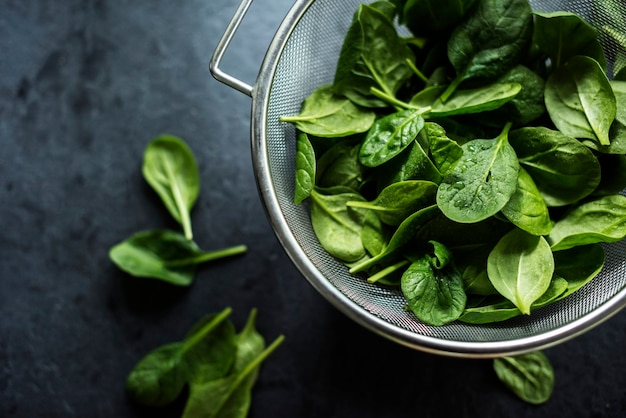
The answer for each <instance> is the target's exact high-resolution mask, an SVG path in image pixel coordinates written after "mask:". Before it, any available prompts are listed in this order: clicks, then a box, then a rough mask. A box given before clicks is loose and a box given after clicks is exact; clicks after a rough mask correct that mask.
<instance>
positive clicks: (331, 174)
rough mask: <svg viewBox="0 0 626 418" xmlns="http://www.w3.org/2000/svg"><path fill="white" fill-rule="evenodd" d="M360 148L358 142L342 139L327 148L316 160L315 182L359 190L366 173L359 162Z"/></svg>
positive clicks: (323, 185)
mask: <svg viewBox="0 0 626 418" xmlns="http://www.w3.org/2000/svg"><path fill="white" fill-rule="evenodd" d="M360 149H361V145H360V144H357V145H355V144H353V143H352V142H343V141H342V142H339V143H338V144H336V145H334V146H332V147H331V148H330V149H328V150H327V151H326V152H325V153H323V154H322V156H321V157H320V158H319V160H318V161H317V168H316V180H315V184H316V185H317V186H318V187H322V188H326V187H333V186H345V187H349V188H351V189H353V190H359V188H360V187H361V184H362V183H363V179H364V176H365V174H366V167H365V166H363V165H362V164H361V163H360V162H359V151H360Z"/></svg>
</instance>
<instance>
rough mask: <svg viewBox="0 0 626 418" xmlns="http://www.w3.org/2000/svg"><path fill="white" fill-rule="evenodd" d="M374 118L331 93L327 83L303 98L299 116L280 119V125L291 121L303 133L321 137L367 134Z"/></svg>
mask: <svg viewBox="0 0 626 418" xmlns="http://www.w3.org/2000/svg"><path fill="white" fill-rule="evenodd" d="M375 119H376V114H375V113H374V112H372V111H371V110H366V109H363V108H361V107H359V106H357V105H355V104H354V103H352V102H351V101H350V100H348V99H347V98H345V97H341V96H337V95H336V94H334V93H333V87H332V85H330V84H326V85H323V86H321V87H318V88H317V89H316V90H315V91H314V92H313V93H312V94H311V95H310V96H309V97H307V98H306V99H304V101H303V102H302V109H301V111H300V113H299V114H298V115H294V116H281V117H280V120H281V121H282V122H290V123H292V124H294V125H295V127H296V128H297V129H299V130H300V131H302V132H306V133H307V134H310V135H315V136H319V137H324V138H336V137H346V136H349V135H354V134H357V133H361V132H366V131H367V130H368V129H369V128H370V127H371V126H372V124H373V123H374V120H375Z"/></svg>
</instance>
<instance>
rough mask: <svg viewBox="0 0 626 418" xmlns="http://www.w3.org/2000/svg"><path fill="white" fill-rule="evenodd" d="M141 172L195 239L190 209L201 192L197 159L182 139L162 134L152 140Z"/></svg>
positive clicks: (187, 235)
mask: <svg viewBox="0 0 626 418" xmlns="http://www.w3.org/2000/svg"><path fill="white" fill-rule="evenodd" d="M142 173H143V176H144V178H145V179H146V181H147V182H148V184H150V186H151V187H152V188H153V189H154V190H155V191H156V192H157V194H158V195H159V197H160V198H161V200H162V201H163V203H164V204H165V207H166V208H167V210H168V211H169V212H170V214H171V215H172V217H174V219H175V220H176V221H177V222H179V223H180V224H181V225H182V227H183V230H184V232H185V237H186V238H187V239H188V240H190V239H192V238H193V233H192V229H191V220H190V211H191V208H192V207H193V205H194V203H195V201H196V199H197V197H198V193H199V191H200V175H199V173H198V166H197V163H196V159H195V157H194V156H193V154H192V152H191V150H190V149H189V147H188V146H187V144H186V143H185V142H184V141H183V140H182V139H180V138H178V137H175V136H170V135H162V136H159V137H157V138H155V139H153V140H152V141H151V142H150V144H148V147H147V148H146V150H145V152H144V159H143V166H142Z"/></svg>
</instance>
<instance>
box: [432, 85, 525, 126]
mask: <svg viewBox="0 0 626 418" xmlns="http://www.w3.org/2000/svg"><path fill="white" fill-rule="evenodd" d="M521 90H522V85H521V84H519V83H495V84H489V85H487V86H484V87H479V88H475V89H467V90H460V89H459V90H456V91H455V92H454V94H453V95H452V96H450V98H448V99H447V100H446V101H445V102H444V101H443V100H442V99H441V98H439V99H437V100H436V101H435V102H434V103H433V104H432V107H431V110H430V111H429V112H428V116H429V117H432V118H440V117H446V116H457V115H467V114H472V113H480V112H486V111H489V110H494V109H498V108H500V107H502V106H503V105H504V104H505V103H507V102H510V101H511V100H513V99H514V98H515V96H517V95H518V94H519V93H520V91H521Z"/></svg>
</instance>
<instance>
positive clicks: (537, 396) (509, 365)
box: [493, 351, 554, 405]
mask: <svg viewBox="0 0 626 418" xmlns="http://www.w3.org/2000/svg"><path fill="white" fill-rule="evenodd" d="M493 368H494V370H495V372H496V375H497V376H498V378H499V379H500V381H502V382H503V383H504V384H505V385H506V386H507V387H508V388H509V389H510V390H511V391H512V392H513V393H514V394H515V395H517V396H518V397H519V398H520V399H522V400H523V401H525V402H528V403H531V404H537V405H538V404H542V403H545V402H547V401H548V399H550V396H551V395H552V392H553V390H554V369H553V368H552V364H551V363H550V360H549V359H548V357H547V356H546V355H545V354H544V353H543V352H541V351H536V352H532V353H528V354H522V355H518V356H508V357H502V358H496V359H494V360H493Z"/></svg>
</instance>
